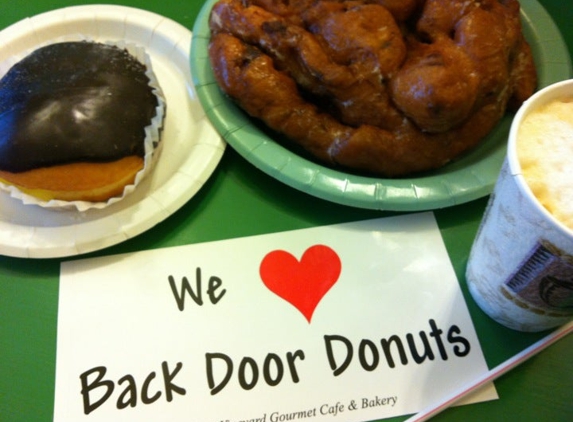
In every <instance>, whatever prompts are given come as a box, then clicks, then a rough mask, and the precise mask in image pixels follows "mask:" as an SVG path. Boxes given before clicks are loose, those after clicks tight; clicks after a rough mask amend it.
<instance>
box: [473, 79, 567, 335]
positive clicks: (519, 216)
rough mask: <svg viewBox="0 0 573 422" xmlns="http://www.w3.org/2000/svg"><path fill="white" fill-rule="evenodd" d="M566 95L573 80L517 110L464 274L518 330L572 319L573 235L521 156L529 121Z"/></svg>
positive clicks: (492, 312)
mask: <svg viewBox="0 0 573 422" xmlns="http://www.w3.org/2000/svg"><path fill="white" fill-rule="evenodd" d="M566 98H573V80H567V81H563V82H559V83H557V84H553V85H550V86H548V87H546V88H544V89H543V90H541V91H539V92H537V93H536V94H535V95H533V96H532V97H531V98H530V99H529V100H527V101H526V102H525V103H524V104H523V106H522V107H521V108H520V110H519V111H518V112H517V114H516V116H515V118H514V120H513V123H512V127H511V130H510V134H509V143H508V149H507V156H506V158H505V161H504V164H503V167H502V170H501V173H500V175H499V178H498V180H497V183H496V185H495V188H494V191H493V193H492V195H491V197H490V200H489V203H488V206H487V209H486V212H485V215H484V218H483V220H482V223H481V225H480V228H479V231H478V234H477V237H476V239H475V241H474V244H473V246H472V250H471V253H470V257H469V261H468V266H467V270H466V279H467V283H468V288H469V291H470V293H471V295H472V296H473V298H474V300H475V301H476V303H477V304H478V305H479V306H480V308H481V309H482V310H483V311H484V312H485V313H486V314H488V315H489V316H490V317H491V318H493V319H494V320H495V321H497V322H499V323H501V324H503V325H505V326H507V327H509V328H512V329H516V330H519V331H542V330H545V329H549V328H552V327H556V326H559V325H561V324H564V323H566V322H567V321H569V320H571V319H573V230H571V229H570V228H569V227H567V226H565V225H564V224H563V223H562V222H560V221H558V220H557V219H556V218H555V217H554V216H553V215H552V214H551V213H550V212H549V211H548V210H547V209H546V208H545V207H544V206H543V205H542V204H541V203H540V202H539V201H538V200H537V198H536V197H535V196H534V194H533V192H532V191H531V189H530V187H529V186H528V185H527V183H526V181H525V179H524V177H523V175H522V171H521V166H520V163H519V160H518V155H517V141H518V139H517V132H518V129H519V127H520V125H521V123H522V122H523V120H524V118H525V117H526V116H527V115H528V114H529V113H530V112H531V111H532V110H536V109H538V108H539V107H541V106H543V105H545V104H547V103H549V102H551V101H554V100H556V99H566ZM569 141H570V142H573V140H569ZM571 158H573V157H567V158H564V159H565V160H568V161H569V162H570V161H571ZM567 165H568V164H567Z"/></svg>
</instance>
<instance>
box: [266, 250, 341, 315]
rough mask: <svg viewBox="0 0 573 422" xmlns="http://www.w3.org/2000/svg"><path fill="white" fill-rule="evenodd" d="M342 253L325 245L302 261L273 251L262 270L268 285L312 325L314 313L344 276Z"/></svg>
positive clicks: (310, 251)
mask: <svg viewBox="0 0 573 422" xmlns="http://www.w3.org/2000/svg"><path fill="white" fill-rule="evenodd" d="M341 269H342V264H341V262H340V258H339V257H338V254H337V253H336V252H335V251H333V250H332V249H331V248H329V247H328V246H325V245H314V246H311V247H310V248H308V249H307V250H306V251H305V252H304V254H303V255H302V258H301V260H300V262H299V261H298V260H297V259H296V258H295V257H294V256H292V255H291V254H290V253H288V252H285V251H281V250H276V251H272V252H269V253H268V254H267V255H266V256H265V257H264V258H263V260H262V262H261V266H260V268H259V273H260V275H261V279H262V280H263V283H264V284H265V286H267V287H268V289H269V290H270V291H272V292H273V293H275V294H276V295H277V296H279V297H281V298H283V299H284V300H286V301H287V302H289V303H290V304H291V305H293V306H294V307H295V308H297V309H298V310H299V311H300V312H301V313H302V314H303V315H304V317H305V318H306V320H307V321H308V322H310V320H311V318H312V314H313V313H314V310H315V309H316V307H317V306H318V304H319V302H320V301H321V300H322V298H323V297H324V295H325V294H326V292H328V291H329V290H330V288H331V287H332V286H333V285H334V284H335V283H336V281H337V280H338V277H339V276H340V271H341Z"/></svg>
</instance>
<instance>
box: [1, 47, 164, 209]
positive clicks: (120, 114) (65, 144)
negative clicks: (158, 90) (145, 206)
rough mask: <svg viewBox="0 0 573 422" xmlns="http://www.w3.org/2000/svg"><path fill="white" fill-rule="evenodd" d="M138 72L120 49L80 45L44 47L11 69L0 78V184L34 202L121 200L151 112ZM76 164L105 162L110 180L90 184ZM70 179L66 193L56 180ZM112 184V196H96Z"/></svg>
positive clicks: (137, 165) (152, 98) (138, 164)
mask: <svg viewBox="0 0 573 422" xmlns="http://www.w3.org/2000/svg"><path fill="white" fill-rule="evenodd" d="M146 71H147V68H146V66H145V65H144V64H142V63H140V62H139V61H138V60H137V59H136V58H135V57H133V56H132V55H131V54H129V53H128V52H127V51H126V50H124V49H120V48H118V47H116V46H112V45H106V44H101V43H94V42H85V41H82V42H63V43H57V44H51V45H48V46H45V47H42V48H40V49H38V50H36V51H34V52H33V53H31V54H30V55H28V56H27V57H25V58H24V59H23V60H21V61H20V62H18V63H17V64H15V65H14V66H13V67H12V68H11V69H10V70H9V71H8V73H7V74H6V75H5V76H4V77H3V78H2V80H0V179H3V181H4V182H7V183H8V184H12V185H15V186H17V187H19V188H22V190H23V191H25V192H27V193H31V194H32V195H34V194H35V193H36V194H37V193H39V195H36V196H39V197H41V198H42V199H52V198H56V199H64V200H76V199H77V200H88V201H101V200H105V199H107V198H108V197H111V196H117V195H121V193H122V191H123V187H124V186H125V184H128V183H132V182H133V179H134V177H135V173H137V171H139V170H140V169H141V168H142V167H143V157H144V153H145V148H144V139H145V137H146V133H145V127H146V126H148V125H150V124H151V121H152V118H153V117H154V116H155V115H156V114H157V110H156V109H157V107H158V104H159V103H158V99H157V96H156V95H155V93H154V92H153V88H152V87H151V86H150V85H149V82H150V80H149V78H148V76H147V75H146ZM128 162H129V163H131V164H129V165H126V163H128ZM114 163H116V164H114ZM78 164H81V165H84V164H85V166H86V167H85V169H84V170H85V171H86V172H87V171H92V170H93V169H94V168H97V165H98V164H102V165H105V166H106V170H105V173H107V174H108V176H106V177H107V178H108V179H110V180H107V181H104V180H102V181H101V183H102V184H103V186H98V181H97V179H98V177H95V179H96V180H92V179H93V177H92V176H93V175H90V173H82V172H83V171H84V170H82V167H81V166H80V168H77V167H78ZM114 167H117V169H114ZM66 169H67V170H68V172H67V173H66V172H65V171H64V170H66ZM74 169H75V170H74ZM70 171H71V172H72V173H69V172H70ZM96 171H97V170H96ZM114 171H118V172H119V173H118V175H117V178H116V177H115V176H113V172H114ZM38 172H41V174H43V176H42V177H40V176H36V177H33V176H34V174H35V173H38ZM110 172H112V173H111V174H112V176H111V177H110V176H109V174H110ZM52 173H53V174H52ZM38 174H39V173H38ZM128 176H129V177H128ZM70 177H76V178H79V179H80V180H74V181H73V183H71V182H72V181H70V183H71V184H70V186H69V188H68V187H66V183H67V182H66V181H65V180H62V178H70ZM41 178H45V181H44V183H43V184H42V183H40V181H38V180H37V179H41ZM119 179H123V181H122V182H121V183H120V186H115V187H114V189H112V192H102V191H101V189H102V188H105V185H109V184H111V183H112V182H114V181H117V180H119ZM82 180H85V184H84V185H83V186H82ZM126 180H127V181H126ZM52 182H53V183H54V185H52ZM38 183H40V184H38ZM96 188H97V189H98V190H99V193H98V194H97V195H94V196H93V197H90V195H89V191H91V190H93V189H96ZM104 190H105V189H104ZM52 191H58V192H59V193H57V194H56V193H53V192H52ZM78 191H83V193H82V194H81V195H79V196H78V197H76V193H75V192H78ZM66 192H67V193H66ZM62 193H63V196H62ZM68 194H69V195H68Z"/></svg>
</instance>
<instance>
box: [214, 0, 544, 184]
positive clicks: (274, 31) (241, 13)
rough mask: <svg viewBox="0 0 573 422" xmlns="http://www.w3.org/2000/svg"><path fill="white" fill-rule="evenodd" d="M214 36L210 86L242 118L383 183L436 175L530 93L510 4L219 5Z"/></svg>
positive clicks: (266, 1) (437, 0) (442, 0)
mask: <svg viewBox="0 0 573 422" xmlns="http://www.w3.org/2000/svg"><path fill="white" fill-rule="evenodd" d="M373 3H376V4H373ZM400 5H402V6H401V7H400ZM385 6H386V7H385ZM210 27H211V31H212V39H211V43H210V47H209V54H210V58H211V62H212V65H213V69H214V73H215V77H216V79H217V82H218V84H219V85H220V87H221V88H222V89H223V91H224V92H226V93H227V94H228V95H229V96H230V97H232V98H233V99H235V100H236V101H237V103H238V104H239V105H240V106H241V107H242V108H243V109H245V111H247V113H249V114H250V115H251V116H253V117H256V118H259V119H261V120H263V121H264V122H265V123H266V124H267V125H268V126H269V127H271V128H272V129H274V130H276V131H279V132H281V133H283V134H285V135H286V136H287V137H288V138H290V139H291V140H293V141H294V142H296V143H298V144H299V145H301V146H302V147H303V148H305V149H306V150H307V151H309V152H310V153H312V154H313V155H314V156H316V157H317V158H318V159H320V160H322V161H324V162H326V163H330V164H333V165H341V166H344V167H348V168H350V169H355V170H361V171H366V172H369V173H373V174H377V175H382V176H389V177H394V176H403V175H408V174H412V173H416V172H420V171H424V170H430V169H434V168H438V167H441V166H443V165H444V164H445V163H447V162H448V161H450V160H452V159H454V158H456V157H458V156H459V155H460V154H462V153H463V152H465V151H467V150H468V149H470V148H472V147H473V146H475V145H476V144H477V143H478V142H479V141H480V140H481V139H482V138H483V137H484V136H486V135H487V133H488V132H489V131H490V130H491V129H492V128H493V127H494V126H495V124H496V123H497V122H498V121H499V120H500V119H501V117H502V116H503V114H504V113H505V111H506V108H507V106H508V105H509V106H512V107H516V106H518V105H519V104H520V103H521V102H522V101H523V100H524V99H525V98H527V97H528V96H529V95H531V94H532V93H533V90H534V89H535V86H536V74H535V67H534V65H533V59H532V56H531V52H530V50H529V46H528V45H527V43H526V42H525V40H524V38H523V35H522V34H521V27H520V21H519V4H518V3H517V1H515V0H505V1H503V2H500V1H497V0H483V1H480V2H473V1H470V2H468V1H461V0H427V1H419V0H412V1H408V2H396V1H376V2H373V1H366V0H365V1H360V0H356V1H334V0H332V1H315V0H293V1H290V2H288V1H286V2H284V1H280V2H279V1H275V0H253V1H252V2H249V1H241V0H220V1H219V2H218V3H216V4H215V6H214V7H213V10H212V13H211V20H210ZM309 98H312V101H309V100H308V99H309Z"/></svg>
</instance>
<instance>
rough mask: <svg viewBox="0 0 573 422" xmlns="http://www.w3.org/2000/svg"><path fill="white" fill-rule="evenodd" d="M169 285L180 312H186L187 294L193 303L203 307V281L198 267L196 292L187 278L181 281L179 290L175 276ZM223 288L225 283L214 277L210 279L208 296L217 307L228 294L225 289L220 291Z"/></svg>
mask: <svg viewBox="0 0 573 422" xmlns="http://www.w3.org/2000/svg"><path fill="white" fill-rule="evenodd" d="M168 279H169V285H170V286H171V291H172V292H173V296H174V297H175V302H177V307H178V308H179V310H180V311H184V310H185V296H186V294H187V295H189V296H190V297H191V299H192V300H193V302H195V303H196V304H197V305H199V306H203V290H202V280H201V268H199V267H197V269H196V270H195V290H193V287H191V283H189V280H188V279H187V277H183V279H182V280H181V286H180V288H179V289H178V288H177V283H176V282H175V278H174V277H173V276H171V275H170V276H169V277H168ZM222 286H223V281H222V280H221V279H220V278H219V277H215V276H212V277H210V278H209V281H208V282H207V290H206V291H205V293H207V296H208V297H209V301H210V302H211V303H212V304H213V305H216V304H217V303H218V302H219V301H220V300H221V299H222V298H223V296H224V295H225V293H226V292H227V291H226V290H225V289H223V290H220V291H219V289H220V288H221V287H222Z"/></svg>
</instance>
